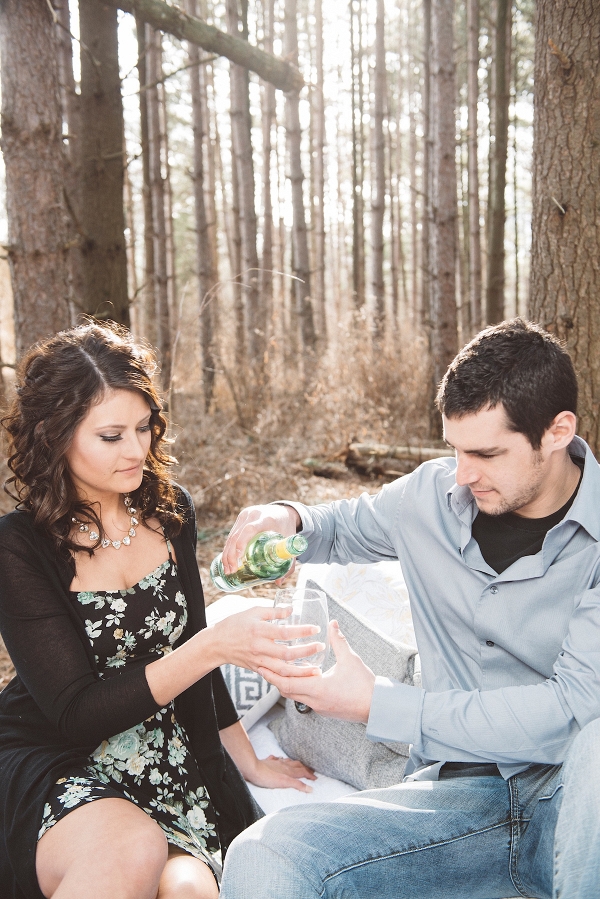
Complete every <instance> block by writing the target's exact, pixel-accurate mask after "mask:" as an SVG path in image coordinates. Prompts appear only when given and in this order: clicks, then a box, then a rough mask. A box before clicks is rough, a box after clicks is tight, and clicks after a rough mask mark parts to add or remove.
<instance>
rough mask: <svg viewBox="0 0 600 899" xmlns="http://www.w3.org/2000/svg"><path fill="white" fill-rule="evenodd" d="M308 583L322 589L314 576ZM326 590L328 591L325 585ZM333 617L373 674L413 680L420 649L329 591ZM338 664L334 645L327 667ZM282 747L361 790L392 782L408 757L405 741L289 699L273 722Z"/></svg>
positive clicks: (327, 660)
mask: <svg viewBox="0 0 600 899" xmlns="http://www.w3.org/2000/svg"><path fill="white" fill-rule="evenodd" d="M306 586H307V587H312V588H313V589H318V590H321V589H322V588H321V587H319V585H318V584H316V583H315V582H314V581H310V580H309V581H307V583H306ZM324 592H325V591H324ZM327 605H328V607H329V617H330V619H334V618H335V619H337V621H338V622H339V625H340V629H341V631H342V633H343V634H344V636H345V637H346V639H347V640H348V643H349V644H350V646H351V647H352V649H354V650H355V651H356V652H357V653H358V654H359V655H360V657H361V658H362V659H363V661H364V662H365V663H366V664H367V665H368V666H369V668H371V669H372V670H373V671H374V672H375V674H378V675H382V676H383V677H390V678H393V679H394V680H399V681H403V682H404V683H408V684H412V683H413V678H414V674H415V661H416V660H417V653H416V650H415V649H414V647H412V646H405V645H403V644H401V643H396V642H394V641H393V640H389V639H388V638H387V637H384V636H383V634H381V633H379V631H376V630H374V629H373V628H372V627H371V625H370V624H369V622H368V621H367V620H366V619H365V618H363V617H362V616H360V615H357V614H356V613H355V612H352V611H351V610H350V609H348V608H347V607H346V606H344V605H343V604H342V603H339V602H337V601H336V600H335V599H334V598H333V597H332V596H330V595H329V594H327ZM334 664H335V656H334V654H333V650H330V651H329V654H328V656H327V658H326V660H325V664H324V665H323V670H325V671H326V670H327V669H328V668H331V666H332V665H334ZM269 727H270V729H271V730H272V731H273V733H274V734H275V736H276V738H277V741H278V743H279V745H280V746H281V748H282V749H283V751H284V752H286V753H287V754H288V755H289V756H291V757H292V758H296V759H300V760H301V761H302V762H304V763H305V764H306V765H310V766H311V767H312V768H314V769H315V770H316V771H317V772H319V773H320V774H327V775H328V776H329V777H335V778H337V779H338V780H343V781H345V782H346V783H349V784H351V785H352V786H354V787H356V788H357V789H359V790H369V789H375V788H378V787H389V786H392V784H396V783H399V782H400V781H401V780H402V778H403V776H404V768H405V766H406V762H407V759H408V745H407V744H406V743H374V742H372V741H371V740H369V739H368V738H367V729H366V726H365V725H364V724H356V723H354V722H350V721H338V720H337V719H335V718H323V717H321V716H320V715H317V714H316V713H315V712H313V711H312V710H311V711H307V712H299V711H298V710H297V708H296V706H295V703H294V702H293V701H292V700H290V699H288V700H286V704H285V712H284V713H282V714H281V715H280V716H278V717H277V718H275V719H273V721H271V722H270V724H269Z"/></svg>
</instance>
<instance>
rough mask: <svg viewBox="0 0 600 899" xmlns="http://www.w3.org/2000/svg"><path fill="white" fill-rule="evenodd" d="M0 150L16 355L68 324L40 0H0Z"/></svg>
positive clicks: (60, 195)
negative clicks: (2, 159)
mask: <svg viewBox="0 0 600 899" xmlns="http://www.w3.org/2000/svg"><path fill="white" fill-rule="evenodd" d="M0 55H1V59H2V66H1V77H2V152H3V155H4V163H5V165H6V205H7V212H8V259H9V264H10V271H11V278H12V289H13V298H14V311H15V332H16V343H17V354H19V355H20V354H21V353H22V352H23V351H24V350H25V349H27V347H29V346H30V345H31V344H32V343H34V342H35V341H37V340H39V339H40V338H42V337H46V336H48V335H49V334H52V333H53V332H54V331H56V330H58V329H60V328H64V327H67V326H68V325H69V323H70V314H69V302H68V293H69V291H68V260H67V227H66V221H67V209H66V206H65V200H64V190H63V188H64V183H65V156H64V153H63V142H62V109H61V101H60V89H59V72H58V44H57V36H56V29H55V27H54V22H53V20H52V13H51V10H50V9H49V8H48V4H47V3H46V2H45V0H31V2H29V3H27V4H24V3H22V2H21V0H4V2H2V3H0Z"/></svg>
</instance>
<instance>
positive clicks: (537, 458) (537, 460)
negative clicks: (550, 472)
mask: <svg viewBox="0 0 600 899" xmlns="http://www.w3.org/2000/svg"><path fill="white" fill-rule="evenodd" d="M542 462H543V456H542V452H541V450H533V469H534V471H535V472H537V477H536V478H535V480H534V481H533V482H532V483H531V484H529V486H528V488H527V490H526V491H525V492H523V493H521V494H520V496H517V497H515V498H514V499H512V500H507V499H502V500H500V502H499V503H498V505H497V506H495V507H494V508H493V509H491V510H486V509H482V508H481V506H480V505H479V503H477V499H476V498H475V502H476V503H477V506H478V508H479V509H480V511H482V512H485V514H486V515H491V516H493V517H496V516H498V515H506V514H507V512H518V511H519V509H522V508H523V507H524V506H527V505H529V503H530V502H531V501H532V500H534V499H535V498H536V496H537V495H538V493H539V489H540V484H541V483H542V480H543V477H542V473H541V471H540V469H541V466H542Z"/></svg>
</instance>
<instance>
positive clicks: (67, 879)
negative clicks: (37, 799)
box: [36, 799, 212, 899]
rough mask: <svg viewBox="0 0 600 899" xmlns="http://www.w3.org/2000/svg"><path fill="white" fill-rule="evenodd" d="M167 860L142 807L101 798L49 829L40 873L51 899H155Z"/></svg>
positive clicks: (40, 855) (42, 844)
mask: <svg viewBox="0 0 600 899" xmlns="http://www.w3.org/2000/svg"><path fill="white" fill-rule="evenodd" d="M167 859H168V846H167V841H166V838H165V835H164V833H163V832H162V830H161V829H160V827H159V826H158V824H156V822H154V821H153V820H152V819H151V818H150V817H149V816H148V815H147V814H146V813H145V812H144V811H142V809H140V808H138V807H137V806H136V805H134V803H132V802H129V801H127V800H126V799H97V800H95V801H94V802H90V803H88V804H87V805H83V806H81V807H80V808H77V809H74V810H73V811H72V812H70V813H69V814H68V815H67V816H66V817H65V818H62V819H61V820H60V821H58V822H57V823H56V824H55V825H54V826H53V827H51V828H50V830H48V831H46V833H45V834H44V836H43V837H42V838H41V840H40V841H39V842H38V845H37V852H36V871H37V877H38V882H39V885H40V889H41V891H42V893H43V894H44V896H46V897H47V899H114V897H115V896H118V897H119V899H156V896H157V892H158V886H159V883H160V879H161V876H162V875H163V872H164V869H165V865H166V864H167ZM199 864H201V863H199ZM204 867H205V866H204ZM211 876H212V875H211Z"/></svg>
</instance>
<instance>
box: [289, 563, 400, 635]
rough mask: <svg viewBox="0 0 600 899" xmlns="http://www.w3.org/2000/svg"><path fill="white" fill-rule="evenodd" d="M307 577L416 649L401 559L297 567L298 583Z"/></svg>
mask: <svg viewBox="0 0 600 899" xmlns="http://www.w3.org/2000/svg"><path fill="white" fill-rule="evenodd" d="M308 578H311V579H312V580H315V581H318V582H319V583H320V584H321V585H322V587H323V590H326V591H327V592H328V593H331V595H332V596H335V597H336V599H337V600H338V602H341V603H344V605H346V606H348V608H349V609H352V611H354V612H358V613H359V615H362V616H363V617H364V618H366V619H367V620H368V621H370V622H371V624H373V625H374V627H376V628H378V630H380V631H382V632H383V633H384V634H387V636H388V637H390V638H391V639H392V640H396V641H397V642H399V643H405V644H406V645H407V646H414V647H415V648H416V646H417V643H416V640H415V631H414V628H413V623H412V615H411V612H410V603H409V599H408V589H407V587H406V583H405V582H404V576H403V574H402V569H401V567H400V562H376V563H372V564H367V563H358V562H351V563H350V564H349V565H338V564H337V563H332V564H331V565H317V564H314V563H312V562H306V563H305V564H304V565H302V567H301V568H300V574H299V575H298V584H299V586H303V585H304V584H305V582H306V580H307V579H308Z"/></svg>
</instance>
